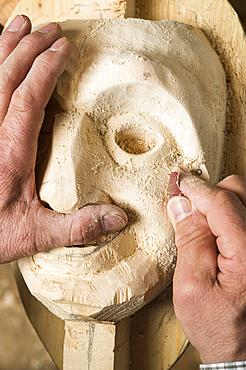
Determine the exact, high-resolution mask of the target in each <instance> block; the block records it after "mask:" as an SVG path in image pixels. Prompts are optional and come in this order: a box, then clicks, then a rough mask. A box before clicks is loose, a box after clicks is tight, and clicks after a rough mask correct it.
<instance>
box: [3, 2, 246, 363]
mask: <svg viewBox="0 0 246 370" xmlns="http://www.w3.org/2000/svg"><path fill="white" fill-rule="evenodd" d="M3 3H7V2H3ZM51 3H52V1H50V2H49V4H51ZM29 4H30V2H29ZM6 6H7V7H8V6H9V5H8V4H7V5H5V9H7V8H6ZM10 6H11V5H10ZM3 9H4V8H3ZM8 9H9V8H8ZM19 9H21V8H20V7H19V8H18V11H19ZM136 9H137V13H136V15H137V16H138V17H142V18H147V19H175V20H177V21H181V22H185V23H187V24H190V25H193V26H196V27H199V28H201V29H202V30H203V31H204V32H205V33H206V35H207V36H208V38H209V40H210V41H211V43H212V44H213V46H214V48H215V49H216V51H217V52H218V54H219V55H220V58H221V60H222V62H223V65H224V68H225V70H226V74H227V81H228V112H227V128H226V142H225V153H224V158H223V172H222V176H225V175H228V174H231V173H238V174H242V175H246V90H245V85H246V54H245V49H246V39H245V34H244V32H243V29H242V27H241V25H240V22H239V19H238V16H237V14H236V12H235V11H234V10H233V9H232V7H231V6H230V4H229V2H228V1H226V0H216V1H212V0H196V1H194V0H169V1H168V0H159V1H157V0H148V1H147V0H137V1H136ZM6 14H7V13H6V12H5V20H6ZM1 16H2V19H4V13H3V12H1ZM47 16H48V17H49V15H47ZM3 22H4V21H3ZM22 292H23V288H20V293H21V295H23V293H22ZM25 294H26V298H25V300H24V305H25V307H26V308H28V310H29V311H28V310H27V312H28V315H29V316H31V317H32V323H33V325H34V327H35V328H36V330H37V332H39V333H42V334H40V336H41V338H42V340H43V342H44V343H45V344H46V345H47V343H50V342H54V341H55V343H56V345H57V346H58V347H59V346H60V344H59V343H60V342H59V341H60V338H63V335H64V331H63V329H62V334H61V335H58V336H57V335H56V334H55V331H52V330H49V329H48V328H49V327H52V325H53V324H52V322H51V323H50V322H49V320H55V321H56V320H57V318H52V319H51V318H50V315H49V314H48V313H47V312H46V314H45V316H38V315H37V316H36V315H34V312H35V309H34V308H33V306H32V305H33V304H32V303H30V302H31V301H32V299H33V298H32V297H31V296H30V294H28V293H25ZM168 302H169V303H168ZM42 309H44V308H42ZM45 320H48V326H47V322H46V321H45ZM44 323H46V324H44ZM99 324H100V325H101V323H99ZM158 324H159V326H158ZM45 325H46V326H45ZM59 325H61V324H59ZM62 325H63V324H62ZM81 325H84V323H82V324H81ZM63 327H64V325H63V326H61V328H63ZM167 328H168V329H167ZM59 330H60V329H59ZM163 338H167V339H166V340H164V339H163ZM127 340H129V341H130V346H129V348H131V352H130V359H131V365H130V369H131V370H153V369H155V370H167V369H169V368H170V367H171V366H172V364H173V362H174V361H175V360H176V359H177V357H178V356H179V355H180V353H181V352H182V349H183V348H184V345H185V343H186V341H185V338H184V336H183V334H182V331H181V329H180V328H179V327H178V324H177V321H176V320H175V316H174V313H173V311H172V305H171V299H169V300H165V301H164V302H163V301H162V300H160V301H159V300H158V299H157V300H155V301H154V302H153V303H152V304H150V305H149V306H146V307H145V308H144V309H142V310H141V311H139V312H138V313H137V314H136V315H134V317H133V319H132V321H131V335H130V338H129V339H127ZM58 342H59V343H58ZM48 347H49V348H48ZM58 347H57V348H55V346H54V344H52V345H51V344H50V345H49V346H48V345H47V348H48V350H49V352H50V353H51V355H52V356H53V358H54V359H55V361H56V363H57V365H58V366H59V368H60V369H62V367H61V366H62V365H61V363H62V362H63V358H62V356H63V350H64V349H63V348H62V349H61V347H59V348H58ZM156 347H157V351H158V356H156V352H155V348H156ZM61 353H62V354H61ZM126 353H127V352H126ZM157 357H158V359H156V358H157ZM79 358H80V359H81V357H79ZM64 369H65V368H64ZM67 369H68V367H67ZM67 369H65V370H67ZM91 370H98V369H94V368H91ZM107 370H109V369H107ZM110 370H111V369H110ZM127 370H129V369H127Z"/></svg>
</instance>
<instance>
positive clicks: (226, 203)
mask: <svg viewBox="0 0 246 370" xmlns="http://www.w3.org/2000/svg"><path fill="white" fill-rule="evenodd" d="M180 187H181V190H182V192H183V194H184V195H185V196H186V197H187V198H188V199H187V198H185V197H174V198H172V199H171V200H170V201H169V204H168V213H169V216H170V219H171V221H172V223H173V225H174V228H175V234H176V244H177V248H178V257H177V267H176V271H175V275H174V287H173V290H174V305H175V311H176V315H177V317H178V319H179V320H180V322H181V325H182V327H183V329H184V331H185V333H186V335H187V337H188V339H189V340H190V341H191V343H192V344H193V345H194V346H195V347H196V348H197V350H198V351H199V352H200V355H201V359H202V360H203V362H206V363H208V362H224V361H228V362H229V361H236V360H245V359H246V181H245V179H244V178H242V177H239V176H230V177H228V178H226V179H224V180H223V181H221V182H220V183H218V184H217V186H215V187H210V186H208V185H207V184H206V183H205V182H203V181H202V180H200V179H198V178H196V177H193V176H191V175H182V177H181V183H180Z"/></svg>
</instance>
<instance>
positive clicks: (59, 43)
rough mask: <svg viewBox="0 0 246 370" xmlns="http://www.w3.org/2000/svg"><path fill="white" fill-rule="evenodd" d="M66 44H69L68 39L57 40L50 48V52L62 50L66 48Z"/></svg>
mask: <svg viewBox="0 0 246 370" xmlns="http://www.w3.org/2000/svg"><path fill="white" fill-rule="evenodd" d="M66 43H67V38H66V37H62V38H60V39H59V40H57V41H56V42H54V44H53V45H52V46H51V47H50V48H49V50H50V51H57V50H60V49H62V48H63V47H64V46H65V44H66Z"/></svg>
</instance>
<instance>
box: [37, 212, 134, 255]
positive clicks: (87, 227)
mask: <svg viewBox="0 0 246 370" xmlns="http://www.w3.org/2000/svg"><path fill="white" fill-rule="evenodd" d="M127 222H128V220H127V215H126V214H125V212H124V211H123V210H121V209H120V208H119V207H117V206H114V205H100V206H99V205H98V206H86V207H84V208H82V209H80V210H79V211H77V212H75V213H73V214H66V215H63V214H59V213H56V212H53V211H52V210H49V209H46V208H44V207H42V208H41V209H40V211H39V213H38V217H37V223H36V228H37V236H36V240H35V245H36V246H37V249H38V250H37V251H36V252H39V251H48V250H50V249H53V248H58V247H66V246H83V245H86V244H88V243H91V242H95V241H97V240H98V239H99V238H100V237H102V236H103V235H107V234H109V233H115V232H118V231H120V230H122V229H123V228H124V227H125V226H126V224H127Z"/></svg>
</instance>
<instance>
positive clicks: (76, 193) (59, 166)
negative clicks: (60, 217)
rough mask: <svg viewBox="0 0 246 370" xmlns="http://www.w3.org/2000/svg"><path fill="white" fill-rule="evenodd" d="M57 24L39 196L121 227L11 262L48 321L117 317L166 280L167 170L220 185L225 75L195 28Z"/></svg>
mask: <svg viewBox="0 0 246 370" xmlns="http://www.w3.org/2000/svg"><path fill="white" fill-rule="evenodd" d="M63 28H64V30H65V31H66V33H67V35H68V37H70V38H71V40H72V42H73V44H74V46H75V48H74V52H73V54H72V55H71V61H70V64H69V66H68V69H67V72H66V73H65V74H64V75H63V77H62V78H61V79H60V80H59V82H58V86H57V92H56V99H57V100H58V102H59V104H60V105H61V107H62V111H60V113H59V114H56V119H55V124H54V128H53V133H52V135H53V140H52V145H51V148H50V153H49V161H48V165H47V167H46V170H45V174H44V177H43V178H42V181H41V189H40V195H41V198H42V199H43V200H45V201H46V202H47V203H48V204H49V205H50V206H51V207H52V208H53V209H55V210H58V211H62V212H69V211H71V210H74V209H77V208H80V207H82V206H84V205H85V204H88V203H100V202H105V201H108V202H113V203H115V204H117V205H119V206H121V207H122V208H123V209H125V210H127V212H128V213H129V215H130V224H129V226H128V227H127V228H126V229H125V230H124V231H123V232H122V233H120V234H119V235H118V236H117V237H116V238H115V239H113V240H110V241H109V242H108V243H107V244H106V245H105V246H104V247H102V248H99V246H93V247H92V246H88V247H86V248H71V249H67V248H63V249H57V250H53V251H51V252H50V253H41V254H38V255H36V256H34V257H32V258H26V259H23V260H22V261H20V262H19V266H20V268H21V271H22V273H23V276H24V278H25V280H26V282H27V285H28V287H29V289H30V290H31V292H32V293H33V294H34V295H35V296H36V297H37V298H38V299H39V300H40V301H41V302H43V303H44V304H45V305H46V306H47V307H48V308H49V309H50V310H51V311H52V312H54V313H55V314H57V315H58V316H60V317H62V318H73V317H84V316H91V317H94V318H97V319H101V320H113V321H117V320H119V319H121V318H123V317H125V316H128V315H131V314H132V313H134V312H135V311H136V310H138V309H139V308H140V307H142V306H143V305H145V304H146V303H148V302H149V301H150V300H151V299H153V298H154V297H155V296H156V295H157V294H159V293H160V292H161V291H162V290H163V289H164V288H165V287H166V286H167V285H168V284H169V283H170V281H171V277H172V273H173V269H174V263H175V245H174V240H173V232H172V229H171V226H170V224H169V222H168V220H167V217H166V214H165V205H166V202H167V198H168V175H169V173H170V172H171V171H172V170H173V169H174V168H177V165H179V164H181V165H182V166H185V167H188V168H190V169H193V170H197V169H198V168H199V169H201V170H202V172H203V175H204V176H205V177H206V176H207V173H206V171H207V169H208V172H209V174H210V177H211V180H212V181H215V180H216V179H218V175H219V172H220V163H221V157H222V150H223V139H224V123H225V108H226V85H225V76H224V71H223V68H222V66H221V64H220V61H219V58H218V56H217V55H216V53H215V52H214V51H213V49H212V47H211V46H210V44H209V42H208V41H207V39H206V38H205V36H204V35H203V34H202V32H200V31H199V30H196V29H192V28H191V27H188V26H186V25H183V24H179V23H175V22H165V21H163V22H156V23H154V22H149V21H143V20H133V19H129V20H117V21H116V20H114V21H87V22H85V21H84V22H67V23H65V24H63ZM133 35H134V37H133ZM191 138H192V142H191ZM41 149H42V146H41ZM41 154H42V153H41ZM44 157H45V156H44ZM41 158H42V155H41ZM45 159H47V158H45ZM41 165H42V163H41V164H39V167H38V168H39V169H40V166H41ZM205 165H206V167H205ZM40 172H41V173H42V171H41V170H40Z"/></svg>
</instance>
